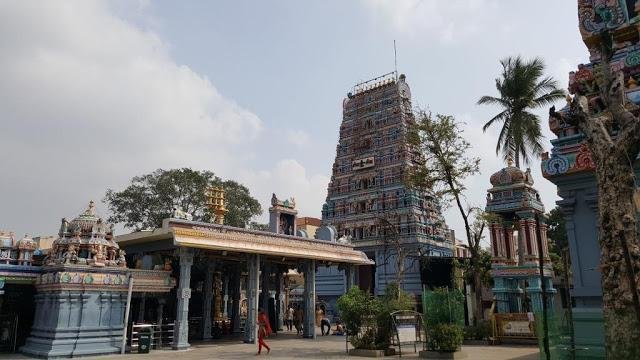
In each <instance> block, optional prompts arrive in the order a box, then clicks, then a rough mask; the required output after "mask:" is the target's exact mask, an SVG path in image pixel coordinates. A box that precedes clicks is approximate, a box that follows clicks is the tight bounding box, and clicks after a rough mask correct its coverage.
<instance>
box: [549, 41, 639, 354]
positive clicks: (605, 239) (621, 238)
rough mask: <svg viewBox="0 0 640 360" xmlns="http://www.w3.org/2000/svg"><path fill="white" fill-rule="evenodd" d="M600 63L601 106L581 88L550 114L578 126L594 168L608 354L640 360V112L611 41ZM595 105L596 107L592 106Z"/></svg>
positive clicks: (597, 79)
mask: <svg viewBox="0 0 640 360" xmlns="http://www.w3.org/2000/svg"><path fill="white" fill-rule="evenodd" d="M600 40H601V41H600V43H601V45H602V47H601V49H600V55H601V61H600V63H599V64H596V65H594V70H595V71H594V74H595V82H596V83H595V84H594V85H596V86H595V88H596V89H597V92H598V94H597V95H598V105H600V106H596V107H591V106H590V104H589V99H587V97H586V95H587V94H586V93H583V92H582V90H581V89H577V91H576V93H575V96H574V97H573V98H572V99H571V102H570V105H569V109H568V111H565V112H563V113H558V112H556V111H555V109H554V108H553V107H552V108H551V109H550V111H549V115H550V117H552V118H555V119H557V120H558V121H561V122H562V121H564V122H566V123H568V124H570V125H573V126H576V127H577V128H578V129H579V130H580V131H581V132H582V134H583V135H584V139H585V143H586V144H587V147H588V148H589V150H590V153H591V157H592V159H593V163H594V164H595V176H596V181H597V188H598V212H599V217H598V223H599V227H598V229H599V241H600V249H601V257H600V271H601V276H602V292H603V316H604V325H605V349H606V352H607V357H608V358H610V359H640V299H639V297H640V296H639V294H638V290H639V289H638V283H639V282H640V246H639V245H640V244H639V241H638V228H637V225H638V224H637V219H636V216H637V214H638V208H637V206H636V205H635V203H634V195H636V194H637V189H636V177H635V169H634V166H635V159H636V158H637V157H638V154H639V153H640V119H639V118H638V116H637V114H638V107H637V106H636V105H635V104H633V103H632V102H629V101H627V97H626V94H625V92H624V89H625V86H624V74H623V73H622V72H621V71H615V72H614V71H613V69H612V68H611V65H610V60H611V57H612V55H613V50H612V49H613V40H612V38H611V35H610V34H608V33H607V32H604V33H602V36H601V38H600ZM591 105H593V104H591Z"/></svg>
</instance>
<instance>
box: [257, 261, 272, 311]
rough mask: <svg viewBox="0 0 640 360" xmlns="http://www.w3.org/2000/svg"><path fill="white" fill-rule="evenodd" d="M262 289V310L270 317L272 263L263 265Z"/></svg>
mask: <svg viewBox="0 0 640 360" xmlns="http://www.w3.org/2000/svg"><path fill="white" fill-rule="evenodd" d="M261 275H262V286H261V288H262V291H261V295H262V297H261V299H262V301H261V303H260V306H259V307H261V308H262V310H264V313H265V314H267V319H268V318H270V314H269V291H270V289H269V285H270V281H269V280H270V278H271V265H270V264H267V263H264V264H263V265H262V274H261Z"/></svg>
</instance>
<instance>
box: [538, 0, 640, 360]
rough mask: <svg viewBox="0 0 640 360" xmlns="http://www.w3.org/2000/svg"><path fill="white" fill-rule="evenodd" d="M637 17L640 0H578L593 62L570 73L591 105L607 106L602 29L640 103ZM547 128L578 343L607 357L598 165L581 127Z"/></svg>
mask: <svg viewBox="0 0 640 360" xmlns="http://www.w3.org/2000/svg"><path fill="white" fill-rule="evenodd" d="M639 21H640V5H638V2H637V1H635V0H616V1H596V0H579V1H578V24H579V28H580V34H581V36H582V39H583V41H584V43H585V45H586V46H587V48H588V50H589V54H590V56H589V63H587V64H581V65H579V66H578V69H577V70H575V71H572V72H570V73H569V93H571V94H578V93H579V94H581V95H584V96H587V98H588V100H589V105H590V106H589V107H590V108H591V109H594V110H595V111H596V112H602V111H606V109H604V108H603V106H602V102H601V101H600V100H599V94H598V88H597V81H596V76H597V73H598V69H597V66H598V63H599V62H600V53H599V50H600V46H601V37H600V34H601V33H602V32H603V31H608V32H609V33H610V34H611V35H612V37H613V44H612V46H613V51H614V52H613V58H612V59H611V60H610V64H611V68H612V70H613V71H614V73H616V74H618V75H619V76H622V77H623V84H624V86H625V93H626V95H627V98H628V99H629V101H631V102H633V103H635V104H640V87H638V82H639V81H640V33H639V31H638V22H639ZM568 110H569V106H565V107H563V108H562V109H560V110H559V111H558V112H559V113H564V112H566V111H568ZM552 113H553V112H552ZM549 128H550V129H551V131H552V132H553V133H554V134H555V135H556V136H557V138H556V139H553V140H551V144H552V145H553V147H552V149H551V153H550V154H545V156H543V161H542V165H541V167H542V173H543V176H544V177H545V178H546V179H548V180H549V181H551V182H553V183H554V184H555V185H557V187H558V195H559V196H560V197H561V200H560V201H558V202H557V204H558V205H559V206H560V207H561V209H562V212H563V214H564V215H565V219H566V229H567V236H568V240H569V249H570V254H571V264H572V277H573V289H572V291H571V295H572V299H573V301H574V304H575V305H574V308H573V321H574V329H575V335H576V348H578V349H589V351H588V353H589V355H588V356H590V357H589V358H604V329H603V320H602V287H601V278H600V272H599V270H598V269H599V264H600V246H599V244H598V228H597V224H598V200H597V184H596V178H595V174H594V168H595V164H594V162H593V159H592V157H591V153H590V152H589V149H588V148H587V145H586V144H585V142H584V137H583V135H582V134H581V133H580V131H579V130H578V129H577V128H575V127H573V126H571V125H569V124H567V123H565V122H564V121H562V120H561V119H559V118H558V116H550V117H549ZM635 169H636V176H638V175H640V171H639V170H640V169H639V167H638V163H637V162H636V164H635ZM583 353H585V351H583ZM583 356H587V355H586V354H585V355H583Z"/></svg>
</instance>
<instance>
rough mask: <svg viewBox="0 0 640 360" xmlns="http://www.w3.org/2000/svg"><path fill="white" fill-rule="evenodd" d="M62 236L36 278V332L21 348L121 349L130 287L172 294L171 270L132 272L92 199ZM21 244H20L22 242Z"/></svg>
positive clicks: (70, 353)
mask: <svg viewBox="0 0 640 360" xmlns="http://www.w3.org/2000/svg"><path fill="white" fill-rule="evenodd" d="M58 236H59V237H58V239H57V240H55V241H54V243H53V247H52V249H51V250H50V252H49V253H48V254H47V256H46V258H45V259H44V263H43V266H42V268H41V269H40V271H39V272H40V274H39V275H38V276H37V278H36V281H35V289H36V292H37V293H36V295H35V298H34V301H35V312H34V314H33V325H32V326H31V335H30V336H29V338H27V340H26V343H25V345H24V346H23V347H22V348H21V349H20V350H21V352H23V353H25V354H29V355H34V356H37V357H43V358H58V357H75V356H85V355H98V354H108V353H119V352H120V349H121V340H122V335H123V329H124V312H125V307H126V299H127V291H128V285H129V282H130V281H131V279H134V282H135V280H136V279H137V280H138V281H137V282H138V283H139V285H138V288H137V289H136V291H141V290H142V291H154V292H158V293H162V292H168V291H169V290H170V289H171V288H172V287H173V286H174V285H175V282H173V281H172V280H171V279H170V278H169V275H170V274H169V273H162V272H152V273H148V274H145V273H143V272H136V273H132V272H131V271H130V270H129V269H127V263H126V259H125V253H124V251H123V250H121V249H120V248H119V246H118V244H117V243H116V242H115V241H114V238H113V226H112V225H109V224H107V223H106V222H104V221H103V220H102V219H101V218H100V217H98V216H97V215H96V213H95V207H94V204H93V202H90V203H89V207H88V208H87V210H85V211H84V212H83V213H82V214H80V215H79V216H78V217H76V218H75V219H73V220H71V221H68V220H67V219H66V218H65V219H62V223H61V225H60V230H59V233H58ZM18 247H19V245H18Z"/></svg>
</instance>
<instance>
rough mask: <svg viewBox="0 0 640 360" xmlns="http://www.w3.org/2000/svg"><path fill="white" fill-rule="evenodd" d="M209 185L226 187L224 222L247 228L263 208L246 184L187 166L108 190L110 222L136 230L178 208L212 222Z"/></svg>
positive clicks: (154, 225) (155, 223)
mask: <svg viewBox="0 0 640 360" xmlns="http://www.w3.org/2000/svg"><path fill="white" fill-rule="evenodd" d="M208 186H222V187H223V188H224V189H225V199H226V206H227V209H228V210H229V212H228V213H227V215H226V216H225V221H224V223H225V225H230V226H236V227H245V226H246V225H247V223H248V222H249V221H250V220H251V218H252V217H253V216H256V215H260V214H261V213H262V208H261V206H260V203H259V202H258V200H256V199H254V198H253V197H252V196H251V194H250V193H249V189H247V188H246V187H245V186H244V185H242V184H239V183H237V182H235V181H232V180H227V181H223V180H222V179H220V178H218V177H217V176H215V175H214V174H213V173H212V172H211V171H196V170H191V169H188V168H182V169H172V170H163V169H158V170H156V171H154V172H152V173H150V174H145V175H140V176H136V177H134V178H132V179H131V184H130V185H129V186H127V187H126V188H125V189H124V190H122V191H115V190H112V189H108V190H107V192H106V195H105V198H104V200H103V202H105V203H106V204H107V206H108V207H109V210H110V211H111V214H112V215H111V216H110V217H109V221H111V222H114V223H124V226H125V227H127V228H130V229H134V230H136V231H137V230H142V229H149V228H157V227H161V226H162V220H163V219H166V218H168V217H171V215H172V214H173V210H174V209H175V208H179V209H181V210H182V211H185V212H187V213H189V214H191V215H192V216H193V219H194V220H196V221H210V220H211V219H212V214H211V213H210V211H209V208H208V207H207V205H206V202H207V199H206V195H205V191H206V189H207V187H208Z"/></svg>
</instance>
